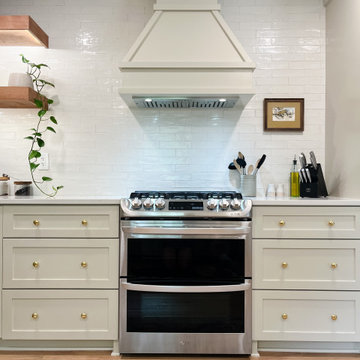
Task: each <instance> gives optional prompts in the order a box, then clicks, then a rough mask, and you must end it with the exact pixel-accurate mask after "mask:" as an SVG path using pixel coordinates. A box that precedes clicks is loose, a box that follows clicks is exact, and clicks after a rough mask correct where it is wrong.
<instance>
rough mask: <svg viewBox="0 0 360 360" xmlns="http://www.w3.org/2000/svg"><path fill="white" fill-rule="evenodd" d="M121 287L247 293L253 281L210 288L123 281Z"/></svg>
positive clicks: (176, 291) (153, 290)
mask: <svg viewBox="0 0 360 360" xmlns="http://www.w3.org/2000/svg"><path fill="white" fill-rule="evenodd" d="M120 285H121V286H122V287H124V288H125V289H126V290H132V291H144V292H167V293H220V292H233V291H246V290H250V289H251V280H248V279H246V280H245V283H244V284H236V285H214V286H212V285H210V286H207V285H206V286H191V285H190V286H185V285H184V286H172V285H145V284H133V283H129V282H127V281H124V280H121V283H120Z"/></svg>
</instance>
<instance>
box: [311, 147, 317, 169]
mask: <svg viewBox="0 0 360 360" xmlns="http://www.w3.org/2000/svg"><path fill="white" fill-rule="evenodd" d="M310 161H311V164H312V166H313V167H314V169H315V170H317V161H316V157H315V154H314V152H313V151H310Z"/></svg>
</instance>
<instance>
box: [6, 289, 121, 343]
mask: <svg viewBox="0 0 360 360" xmlns="http://www.w3.org/2000/svg"><path fill="white" fill-rule="evenodd" d="M2 293H3V308H2V313H3V339H24V340H25V339H29V340H30V339H31V340H92V339H96V340H102V339H104V340H115V339H117V337H118V325H117V324H118V291H117V290H101V291H98V290H3V292H2Z"/></svg>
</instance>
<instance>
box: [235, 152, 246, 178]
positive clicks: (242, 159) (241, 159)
mask: <svg viewBox="0 0 360 360" xmlns="http://www.w3.org/2000/svg"><path fill="white" fill-rule="evenodd" d="M236 162H237V163H238V164H239V165H240V167H241V168H242V169H243V170H242V172H241V173H242V174H243V175H245V168H246V161H245V156H244V154H242V153H241V152H240V151H239V152H238V158H237V159H236Z"/></svg>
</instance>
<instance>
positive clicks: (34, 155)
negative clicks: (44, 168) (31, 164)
mask: <svg viewBox="0 0 360 360" xmlns="http://www.w3.org/2000/svg"><path fill="white" fill-rule="evenodd" d="M40 156H41V153H40V152H39V151H36V150H31V152H30V154H29V160H31V159H33V158H36V159H37V158H39V157H40Z"/></svg>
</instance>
